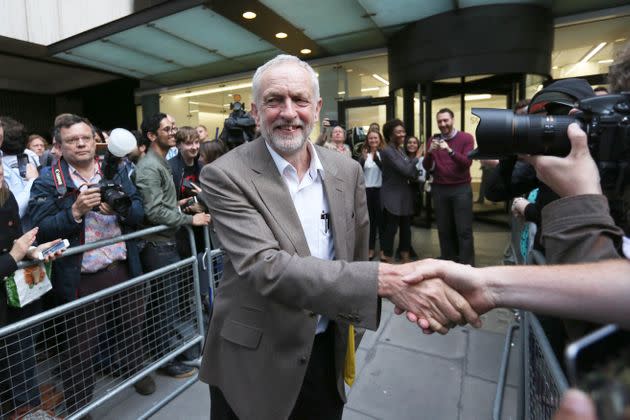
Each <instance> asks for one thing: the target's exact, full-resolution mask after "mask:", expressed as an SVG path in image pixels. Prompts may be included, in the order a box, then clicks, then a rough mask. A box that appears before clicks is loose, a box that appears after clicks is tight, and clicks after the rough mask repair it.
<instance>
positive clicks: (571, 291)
mask: <svg viewBox="0 0 630 420" xmlns="http://www.w3.org/2000/svg"><path fill="white" fill-rule="evenodd" d="M628 278H630V261H629V260H627V259H612V260H604V261H599V262H595V263H588V264H567V265H551V266H531V265H527V266H496V267H484V268H474V267H471V266H469V265H462V264H457V263H454V262H452V261H443V260H432V259H426V260H421V261H416V262H413V263H409V264H403V265H396V266H394V265H390V264H380V265H379V296H382V297H385V298H387V299H389V300H390V301H392V302H393V303H394V305H396V313H398V314H402V313H406V316H407V319H408V320H409V321H411V322H415V323H417V324H418V326H419V327H420V328H422V330H423V331H424V332H425V333H432V332H439V333H441V334H446V333H447V332H448V330H449V329H450V328H452V327H454V326H455V325H463V324H466V323H469V324H471V325H473V326H474V327H480V326H481V322H480V320H479V315H482V314H484V313H486V312H488V311H489V310H491V309H494V308H499V307H505V308H519V309H523V310H527V311H532V312H537V313H543V314H549V315H554V316H558V317H562V318H570V319H578V320H584V321H590V322H596V323H616V324H618V325H619V326H621V327H622V328H625V329H629V328H630V282H628V281H627V279H628Z"/></svg>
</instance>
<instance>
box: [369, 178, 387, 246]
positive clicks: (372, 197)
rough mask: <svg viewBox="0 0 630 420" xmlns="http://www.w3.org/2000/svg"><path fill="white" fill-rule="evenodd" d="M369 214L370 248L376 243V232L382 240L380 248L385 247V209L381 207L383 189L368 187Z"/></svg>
mask: <svg viewBox="0 0 630 420" xmlns="http://www.w3.org/2000/svg"><path fill="white" fill-rule="evenodd" d="M365 195H366V199H367V207H368V214H369V216H370V241H369V249H372V250H373V249H374V246H375V245H376V234H377V233H378V238H379V240H380V249H383V236H384V233H383V230H384V229H383V210H382V209H381V189H380V188H366V189H365Z"/></svg>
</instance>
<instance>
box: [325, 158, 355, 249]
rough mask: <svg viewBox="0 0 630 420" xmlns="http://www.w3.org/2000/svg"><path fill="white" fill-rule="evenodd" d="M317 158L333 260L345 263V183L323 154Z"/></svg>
mask: <svg viewBox="0 0 630 420" xmlns="http://www.w3.org/2000/svg"><path fill="white" fill-rule="evenodd" d="M318 152H319V149H318ZM318 156H319V159H320V161H321V162H322V166H323V167H324V192H325V194H326V199H327V200H328V208H329V210H330V222H331V224H332V232H333V243H334V244H335V259H336V260H346V261H347V260H348V255H347V246H346V240H347V239H346V217H345V215H346V208H345V201H344V187H345V182H344V180H343V179H342V178H341V177H340V176H339V171H338V169H337V168H336V167H335V166H334V165H331V164H330V162H329V161H327V160H326V156H325V155H324V153H318Z"/></svg>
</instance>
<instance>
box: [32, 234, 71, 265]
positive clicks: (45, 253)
mask: <svg viewBox="0 0 630 420" xmlns="http://www.w3.org/2000/svg"><path fill="white" fill-rule="evenodd" d="M69 246H70V242H69V241H68V240H67V239H64V240H63V241H61V242H57V243H56V244H54V245H53V246H51V247H50V248H46V249H45V250H43V251H42V252H40V253H39V254H37V255H36V257H37V258H38V259H40V260H43V259H45V258H46V257H47V256H49V255H52V254H54V253H55V252H57V251H61V250H64V249H66V248H68V247H69Z"/></svg>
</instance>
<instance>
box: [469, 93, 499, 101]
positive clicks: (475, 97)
mask: <svg viewBox="0 0 630 420" xmlns="http://www.w3.org/2000/svg"><path fill="white" fill-rule="evenodd" d="M490 98H492V95H490V94H489V93H480V94H478V95H464V100H466V101H481V100H484V99H490Z"/></svg>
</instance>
